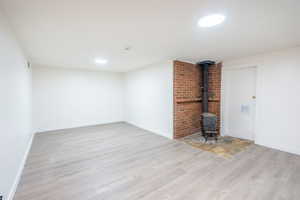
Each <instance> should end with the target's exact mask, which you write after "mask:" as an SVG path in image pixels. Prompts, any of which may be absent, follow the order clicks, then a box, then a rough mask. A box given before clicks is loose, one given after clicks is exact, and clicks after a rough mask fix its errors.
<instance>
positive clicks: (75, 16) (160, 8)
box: [0, 0, 300, 71]
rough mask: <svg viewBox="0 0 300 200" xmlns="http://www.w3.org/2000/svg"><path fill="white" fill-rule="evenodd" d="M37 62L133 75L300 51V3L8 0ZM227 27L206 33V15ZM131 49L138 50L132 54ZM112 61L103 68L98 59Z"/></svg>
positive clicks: (3, 2) (3, 1)
mask: <svg viewBox="0 0 300 200" xmlns="http://www.w3.org/2000/svg"><path fill="white" fill-rule="evenodd" d="M0 6H1V9H2V10H3V11H4V12H5V14H6V16H7V18H8V19H9V20H10V22H11V24H12V26H13V28H14V30H15V32H16V35H17V37H18V39H19V41H20V43H21V45H22V47H23V48H24V50H25V53H26V54H27V55H28V57H29V59H30V60H31V62H33V63H38V64H42V65H48V66H56V67H73V68H85V69H99V70H110V71H128V70H132V69H135V68H138V67H143V66H145V65H148V64H152V63H156V62H160V61H163V60H166V59H182V60H187V61H192V62H195V61H198V60H201V59H204V58H212V59H217V60H224V59H230V58H239V57H242V56H247V55H253V54H258V53H263V52H266V51H270V50H276V49H282V48H287V47H292V46H297V45H299V44H300V20H299V19H300V11H299V10H300V1H299V0H185V1H184V0H0ZM211 13H221V14H224V15H226V17H227V19H226V21H225V23H223V24H221V25H219V26H216V27H212V28H199V27H198V26H197V21H198V19H199V18H200V17H201V16H205V15H207V14H211ZM127 46H130V47H131V50H130V51H125V50H124V48H125V47H127ZM95 57H102V58H106V59H108V60H109V63H108V64H107V65H106V66H95V64H94V62H93V59H94V58H95Z"/></svg>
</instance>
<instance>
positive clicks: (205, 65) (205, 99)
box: [197, 60, 216, 113]
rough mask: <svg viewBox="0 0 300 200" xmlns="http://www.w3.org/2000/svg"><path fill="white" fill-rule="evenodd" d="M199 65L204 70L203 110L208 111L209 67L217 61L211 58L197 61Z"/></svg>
mask: <svg viewBox="0 0 300 200" xmlns="http://www.w3.org/2000/svg"><path fill="white" fill-rule="evenodd" d="M197 64H198V66H200V67H201V70H202V112H203V113H207V112H208V96H209V93H208V92H209V91H208V82H209V80H208V68H209V67H210V66H211V65H215V64H216V63H215V62H214V61H211V60H204V61H201V62H199V63H197Z"/></svg>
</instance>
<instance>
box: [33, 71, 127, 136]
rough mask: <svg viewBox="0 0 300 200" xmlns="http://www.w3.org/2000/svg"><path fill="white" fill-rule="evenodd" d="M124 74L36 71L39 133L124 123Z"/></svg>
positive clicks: (34, 84) (35, 125)
mask: <svg viewBox="0 0 300 200" xmlns="http://www.w3.org/2000/svg"><path fill="white" fill-rule="evenodd" d="M123 85H124V84H123V74H122V73H113V72H99V71H83V70H76V69H75V70H73V69H61V68H50V67H40V66H34V67H33V106H34V107H33V119H34V128H35V130H36V131H37V132H43V131H47V130H57V129H65V128H72V127H80V126H88V125H95V124H104V123H111V122H118V121H123V120H124V119H123V107H124V101H123V99H124V94H123Z"/></svg>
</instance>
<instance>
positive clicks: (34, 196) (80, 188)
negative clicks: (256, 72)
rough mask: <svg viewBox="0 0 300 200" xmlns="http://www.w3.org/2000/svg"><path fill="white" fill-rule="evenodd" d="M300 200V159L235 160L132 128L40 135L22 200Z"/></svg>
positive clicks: (260, 155) (263, 152)
mask: <svg viewBox="0 0 300 200" xmlns="http://www.w3.org/2000/svg"><path fill="white" fill-rule="evenodd" d="M104 199H109V200H136V199H141V200H202V199H203V200H250V199H251V200H261V199H264V200H284V199H286V200H299V199H300V156H296V155H292V154H288V153H284V152H280V151H277V150H273V149H269V148H265V147H261V146H257V145H252V146H250V147H249V148H248V149H247V150H246V151H244V152H242V153H240V154H238V155H237V156H235V157H234V158H233V159H230V160H226V159H224V158H221V157H218V156H216V155H215V154H212V153H209V152H204V151H201V150H199V149H194V148H193V147H191V146H188V145H186V144H184V143H181V142H179V141H174V140H169V139H166V138H163V137H161V136H158V135H155V134H153V133H150V132H148V131H145V130H142V129H139V128H136V127H134V126H132V125H129V124H126V123H116V124H109V125H101V126H92V127H85V128H77V129H70V130H63V131H55V132H48V133H42V134H37V135H36V136H35V138H34V141H33V146H32V149H31V152H30V155H29V158H28V160H27V163H26V166H25V170H24V172H23V176H22V179H21V182H20V184H19V187H18V189H17V193H16V196H15V200H104Z"/></svg>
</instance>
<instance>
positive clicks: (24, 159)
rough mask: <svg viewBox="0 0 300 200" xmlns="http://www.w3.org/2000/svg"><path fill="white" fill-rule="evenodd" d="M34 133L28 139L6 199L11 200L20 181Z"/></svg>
mask: <svg viewBox="0 0 300 200" xmlns="http://www.w3.org/2000/svg"><path fill="white" fill-rule="evenodd" d="M34 135H35V134H32V135H31V138H30V140H29V143H28V146H27V148H26V151H25V154H24V156H23V159H22V162H21V166H20V167H19V170H18V173H17V176H16V178H15V181H14V184H13V186H12V188H11V190H10V192H9V195H8V198H7V199H8V200H13V198H14V196H15V193H16V191H17V187H18V184H19V182H20V179H21V176H22V172H23V169H24V166H25V163H26V160H27V157H28V154H29V152H30V149H31V145H32V142H33V138H34Z"/></svg>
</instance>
